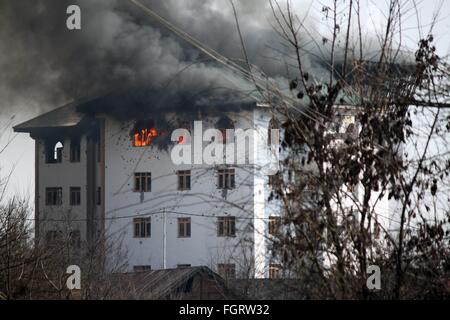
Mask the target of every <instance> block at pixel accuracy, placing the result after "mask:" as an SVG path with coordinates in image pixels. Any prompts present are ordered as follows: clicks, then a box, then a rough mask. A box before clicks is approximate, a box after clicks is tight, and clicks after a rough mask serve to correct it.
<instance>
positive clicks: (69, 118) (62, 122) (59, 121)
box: [13, 101, 85, 132]
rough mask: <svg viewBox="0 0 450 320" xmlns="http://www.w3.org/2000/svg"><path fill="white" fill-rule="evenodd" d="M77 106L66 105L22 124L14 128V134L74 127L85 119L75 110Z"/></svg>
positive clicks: (72, 103)
mask: <svg viewBox="0 0 450 320" xmlns="http://www.w3.org/2000/svg"><path fill="white" fill-rule="evenodd" d="M78 104H79V102H78V101H77V102H71V103H68V104H66V105H64V106H62V107H59V108H57V109H55V110H52V111H49V112H47V113H44V114H42V115H40V116H37V117H36V118H33V119H31V120H28V121H25V122H22V123H20V124H18V125H16V126H14V127H13V129H14V131H16V132H31V131H33V130H38V129H42V128H61V127H74V126H76V125H78V124H79V123H80V122H81V121H82V120H83V118H84V117H85V114H83V113H81V112H79V111H78V110H77V108H76V107H77V105H78Z"/></svg>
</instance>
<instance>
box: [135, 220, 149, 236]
mask: <svg viewBox="0 0 450 320" xmlns="http://www.w3.org/2000/svg"><path fill="white" fill-rule="evenodd" d="M133 224H134V237H135V238H150V237H151V228H152V219H151V217H145V218H134V219H133Z"/></svg>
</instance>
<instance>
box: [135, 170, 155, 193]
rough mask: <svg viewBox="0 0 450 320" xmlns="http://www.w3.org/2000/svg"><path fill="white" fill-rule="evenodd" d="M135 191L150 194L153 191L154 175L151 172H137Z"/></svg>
mask: <svg viewBox="0 0 450 320" xmlns="http://www.w3.org/2000/svg"><path fill="white" fill-rule="evenodd" d="M134 191H135V192H150V191H152V174H151V172H135V173H134Z"/></svg>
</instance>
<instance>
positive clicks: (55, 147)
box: [45, 141, 64, 163]
mask: <svg viewBox="0 0 450 320" xmlns="http://www.w3.org/2000/svg"><path fill="white" fill-rule="evenodd" d="M63 148H64V146H63V144H62V142H61V141H58V142H56V143H55V142H49V141H47V142H46V143H45V162H46V163H60V162H62V152H63Z"/></svg>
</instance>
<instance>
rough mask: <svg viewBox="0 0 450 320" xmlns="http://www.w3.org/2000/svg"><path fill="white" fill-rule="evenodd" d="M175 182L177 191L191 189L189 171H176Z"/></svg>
mask: <svg viewBox="0 0 450 320" xmlns="http://www.w3.org/2000/svg"><path fill="white" fill-rule="evenodd" d="M177 180H178V191H187V190H191V187H192V174H191V170H178V171H177Z"/></svg>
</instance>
